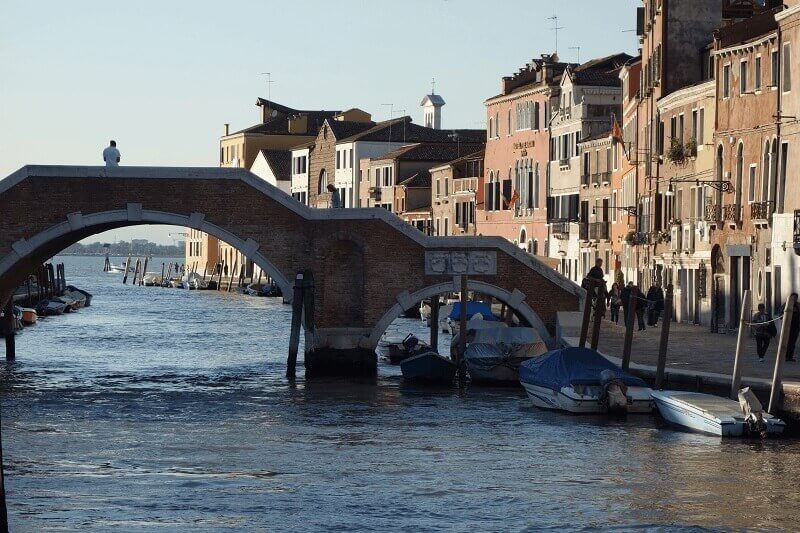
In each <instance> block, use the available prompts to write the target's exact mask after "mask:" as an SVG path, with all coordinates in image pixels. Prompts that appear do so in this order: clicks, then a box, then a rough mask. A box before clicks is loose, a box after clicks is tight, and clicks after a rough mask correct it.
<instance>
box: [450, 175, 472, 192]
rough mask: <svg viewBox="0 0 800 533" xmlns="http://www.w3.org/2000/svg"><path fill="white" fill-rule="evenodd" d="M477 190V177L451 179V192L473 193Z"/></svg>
mask: <svg viewBox="0 0 800 533" xmlns="http://www.w3.org/2000/svg"><path fill="white" fill-rule="evenodd" d="M476 190H478V178H458V179H454V180H453V194H459V193H474V192H475V191H476Z"/></svg>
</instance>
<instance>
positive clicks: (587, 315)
mask: <svg viewBox="0 0 800 533" xmlns="http://www.w3.org/2000/svg"><path fill="white" fill-rule="evenodd" d="M584 281H587V282H588V285H589V287H588V288H587V289H586V298H585V299H584V301H583V320H582V321H581V336H580V339H579V340H578V346H580V347H581V348H584V347H585V346H586V337H588V336H589V321H590V320H591V315H592V296H594V280H593V279H591V278H585V279H584Z"/></svg>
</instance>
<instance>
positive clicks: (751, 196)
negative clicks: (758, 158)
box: [747, 165, 756, 204]
mask: <svg viewBox="0 0 800 533" xmlns="http://www.w3.org/2000/svg"><path fill="white" fill-rule="evenodd" d="M747 186H748V189H747V201H748V202H749V203H751V204H752V203H753V202H755V201H756V166H755V165H750V171H749V175H748V180H747Z"/></svg>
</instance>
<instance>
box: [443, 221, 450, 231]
mask: <svg viewBox="0 0 800 533" xmlns="http://www.w3.org/2000/svg"><path fill="white" fill-rule="evenodd" d="M449 222H450V219H448V218H445V219H444V234H445V235H449V234H450V232H449V228H448V225H449Z"/></svg>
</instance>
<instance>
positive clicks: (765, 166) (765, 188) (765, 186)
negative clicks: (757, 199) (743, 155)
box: [761, 139, 769, 202]
mask: <svg viewBox="0 0 800 533" xmlns="http://www.w3.org/2000/svg"><path fill="white" fill-rule="evenodd" d="M767 200H769V139H767V140H766V141H765V142H764V161H763V162H762V164H761V201H762V202H766V201H767Z"/></svg>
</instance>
